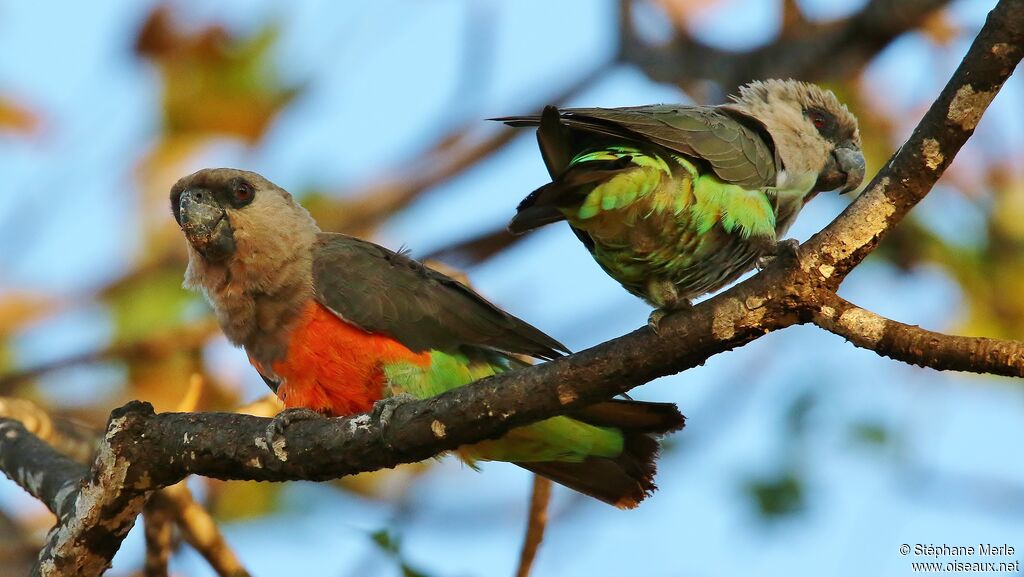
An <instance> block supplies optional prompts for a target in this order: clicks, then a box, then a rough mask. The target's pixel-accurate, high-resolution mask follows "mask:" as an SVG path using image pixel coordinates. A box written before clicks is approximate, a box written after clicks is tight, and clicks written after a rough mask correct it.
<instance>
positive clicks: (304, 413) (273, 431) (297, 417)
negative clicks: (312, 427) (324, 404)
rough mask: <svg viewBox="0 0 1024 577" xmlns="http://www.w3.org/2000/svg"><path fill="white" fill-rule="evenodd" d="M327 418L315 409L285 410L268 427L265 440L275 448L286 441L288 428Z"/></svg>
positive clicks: (297, 408)
mask: <svg viewBox="0 0 1024 577" xmlns="http://www.w3.org/2000/svg"><path fill="white" fill-rule="evenodd" d="M326 418H327V416H326V415H324V414H323V413H318V412H317V411H314V410H313V409H307V408H305V407H292V408H290V409H285V410H283V411H281V412H280V413H278V414H277V415H275V416H274V419H273V420H272V421H270V424H269V425H267V432H266V433H265V434H264V438H265V439H266V440H267V445H268V446H270V447H273V446H274V445H275V444H277V443H280V442H281V441H282V440H283V439H284V433H285V431H287V430H288V427H290V426H292V424H294V423H297V422H299V421H311V420H313V419H326Z"/></svg>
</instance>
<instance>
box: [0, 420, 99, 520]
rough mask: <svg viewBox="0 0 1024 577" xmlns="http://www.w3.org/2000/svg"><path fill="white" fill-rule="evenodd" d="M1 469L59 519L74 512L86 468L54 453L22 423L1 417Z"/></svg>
mask: <svg viewBox="0 0 1024 577" xmlns="http://www.w3.org/2000/svg"><path fill="white" fill-rule="evenodd" d="M0 469H3V471H4V473H6V474H7V476H8V477H9V478H10V479H11V480H12V481H14V482H15V483H17V484H18V485H19V486H21V488H22V489H25V490H26V491H28V492H29V493H30V494H31V495H32V496H33V497H35V498H37V499H39V500H40V501H42V502H43V504H44V505H46V507H47V508H48V509H49V510H50V511H53V514H54V515H56V516H57V518H58V519H65V518H67V517H69V516H70V515H71V513H72V512H73V511H74V503H75V496H76V495H77V493H78V486H79V484H80V483H81V481H82V477H84V476H85V474H86V472H87V469H86V468H85V467H84V466H83V465H81V464H79V463H77V462H75V461H73V460H71V459H69V458H68V457H65V456H64V455H61V454H60V453H58V452H56V451H54V450H53V449H51V448H50V446H49V445H47V444H46V442H45V441H43V440H42V439H40V438H39V437H37V436H35V435H33V434H32V433H30V432H29V431H28V430H27V429H26V428H25V426H24V425H22V424H21V422H19V421H16V420H14V419H11V418H7V417H0Z"/></svg>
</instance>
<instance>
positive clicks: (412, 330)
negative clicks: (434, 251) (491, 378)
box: [313, 233, 569, 359]
mask: <svg viewBox="0 0 1024 577" xmlns="http://www.w3.org/2000/svg"><path fill="white" fill-rule="evenodd" d="M313 288H314V294H315V296H316V299H317V301H318V302H320V304H322V305H324V306H325V307H327V308H328V309H330V310H331V311H333V312H334V313H335V314H336V315H338V316H339V317H341V318H342V319H344V320H345V321H347V322H349V323H352V324H355V325H357V326H359V327H360V328H362V329H363V330H366V331H368V332H373V333H381V334H386V335H388V336H390V337H392V338H394V339H396V340H398V341H399V342H401V343H402V344H403V345H405V346H407V347H409V348H410V349H412V350H414V351H425V350H431V349H435V350H448V351H453V350H458V349H459V348H461V347H465V346H472V347H482V348H487V349H493V350H497V351H502V352H506V353H514V354H525V355H530V356H533V357H537V358H542V359H551V358H554V357H557V356H561V353H562V352H569V350H568V349H567V348H566V347H565V345H563V344H561V343H559V342H558V341H556V340H555V339H553V338H551V337H549V336H547V335H546V334H544V333H543V332H541V331H540V330H539V329H537V328H535V327H533V326H531V325H529V324H527V323H526V322H524V321H522V320H520V319H518V318H516V317H514V316H512V315H510V314H508V313H506V312H504V311H502V310H501V309H499V308H498V307H496V306H494V305H493V304H491V303H489V302H488V301H487V300H486V299H484V298H483V297H482V296H480V295H478V294H477V293H476V292H474V291H473V290H472V289H470V288H469V287H467V286H465V285H464V284H462V283H460V282H458V281H456V280H454V279H452V278H449V277H447V276H445V275H443V274H441V273H439V272H437V271H435V270H433V269H430V268H428V267H426V266H424V265H422V264H420V263H419V262H417V261H415V260H413V259H411V258H409V257H407V256H405V255H402V254H399V253H396V252H392V251H390V250H388V249H386V248H384V247H382V246H378V245H376V244H373V243H371V242H366V241H363V240H359V239H357V238H354V237H350V236H346V235H342V234H333V233H321V234H320V235H319V238H318V239H317V243H316V245H314V248H313Z"/></svg>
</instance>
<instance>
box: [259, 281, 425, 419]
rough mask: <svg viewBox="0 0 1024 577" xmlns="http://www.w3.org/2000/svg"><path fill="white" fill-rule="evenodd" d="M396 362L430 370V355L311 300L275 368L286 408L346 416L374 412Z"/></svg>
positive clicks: (279, 394)
mask: <svg viewBox="0 0 1024 577" xmlns="http://www.w3.org/2000/svg"><path fill="white" fill-rule="evenodd" d="M250 360H252V359H250ZM396 361H406V362H411V363H414V364H417V365H420V366H427V365H429V364H430V355H429V353H426V352H423V353H414V352H413V351H411V350H409V349H408V348H406V347H405V345H403V344H401V343H400V342H398V341H396V340H395V339H392V338H391V337H388V336H384V335H380V334H373V333H368V332H366V331H364V330H362V329H360V328H359V327H356V326H353V325H350V324H349V323H347V322H345V321H343V320H341V319H340V318H338V316H337V315H335V314H334V313H332V312H331V311H329V310H328V309H326V308H325V307H324V306H323V305H321V304H320V303H318V302H316V301H312V300H311V301H310V303H309V304H308V305H307V306H306V308H305V309H304V310H303V312H302V315H301V319H300V320H299V323H298V325H297V326H296V327H295V328H294V329H293V330H292V333H291V340H290V343H289V346H288V353H287V355H286V356H285V358H284V359H282V360H280V361H277V362H275V363H274V364H273V365H272V368H273V371H274V373H275V374H277V375H278V376H279V377H281V378H282V379H283V381H284V382H283V383H282V384H281V386H280V387H279V388H278V389H277V395H278V397H280V398H281V401H282V402H284V404H285V406H286V407H289V408H290V407H306V408H310V409H314V410H317V411H322V412H325V413H329V414H330V415H332V416H344V415H352V414H356V413H362V412H366V411H369V410H370V409H371V408H372V407H373V403H374V402H376V401H378V400H380V399H381V397H382V396H383V394H384V371H383V365H384V364H385V363H390V362H396ZM253 364H254V365H256V363H255V361H253ZM257 368H258V367H257Z"/></svg>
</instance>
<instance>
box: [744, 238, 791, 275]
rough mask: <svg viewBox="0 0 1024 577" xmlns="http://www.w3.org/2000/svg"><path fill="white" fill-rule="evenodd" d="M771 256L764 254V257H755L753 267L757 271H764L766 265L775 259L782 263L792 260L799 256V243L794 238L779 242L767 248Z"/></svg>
mask: <svg viewBox="0 0 1024 577" xmlns="http://www.w3.org/2000/svg"><path fill="white" fill-rule="evenodd" d="M769 251H771V252H772V253H773V254H765V255H764V256H759V257H757V260H756V261H754V266H756V267H757V270H764V269H765V268H766V267H767V266H768V265H770V264H772V262H773V261H775V259H777V258H779V259H782V260H783V261H788V260H793V259H796V258H797V257H798V256H800V241H798V240H796V239H795V238H786V239H783V240H780V241H778V242H776V243H775V244H774V246H772V247H770V248H769Z"/></svg>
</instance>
